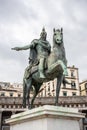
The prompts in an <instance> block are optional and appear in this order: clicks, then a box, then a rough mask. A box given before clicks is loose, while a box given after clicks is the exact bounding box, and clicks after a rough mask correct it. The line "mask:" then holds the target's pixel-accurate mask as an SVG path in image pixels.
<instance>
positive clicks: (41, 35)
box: [40, 28, 47, 40]
mask: <svg viewBox="0 0 87 130" xmlns="http://www.w3.org/2000/svg"><path fill="white" fill-rule="evenodd" d="M46 37H47V33H46V32H45V28H43V29H42V32H41V34H40V39H42V40H46Z"/></svg>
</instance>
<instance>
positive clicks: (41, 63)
mask: <svg viewBox="0 0 87 130" xmlns="http://www.w3.org/2000/svg"><path fill="white" fill-rule="evenodd" d="M44 64H45V58H40V63H39V74H40V78H46V77H45V75H44Z"/></svg>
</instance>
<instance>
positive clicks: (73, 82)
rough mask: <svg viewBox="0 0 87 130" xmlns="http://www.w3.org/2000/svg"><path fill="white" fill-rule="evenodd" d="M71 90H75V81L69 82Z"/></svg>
mask: <svg viewBox="0 0 87 130" xmlns="http://www.w3.org/2000/svg"><path fill="white" fill-rule="evenodd" d="M71 88H74V89H75V88H76V83H75V81H71Z"/></svg>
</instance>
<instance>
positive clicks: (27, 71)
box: [24, 58, 47, 79]
mask: <svg viewBox="0 0 87 130" xmlns="http://www.w3.org/2000/svg"><path fill="white" fill-rule="evenodd" d="M29 63H30V65H29V66H28V67H27V68H26V69H25V74H24V76H25V77H26V78H27V79H28V78H29V77H30V75H32V74H33V73H35V72H37V71H38V65H39V60H38V59H36V60H35V61H32V59H30V58H29ZM44 69H45V70H46V69H47V59H45V65H44Z"/></svg>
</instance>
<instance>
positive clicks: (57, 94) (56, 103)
mask: <svg viewBox="0 0 87 130" xmlns="http://www.w3.org/2000/svg"><path fill="white" fill-rule="evenodd" d="M62 78H63V76H62V75H60V76H59V77H57V85H56V97H55V105H56V106H58V99H59V92H60V87H61V83H62Z"/></svg>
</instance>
